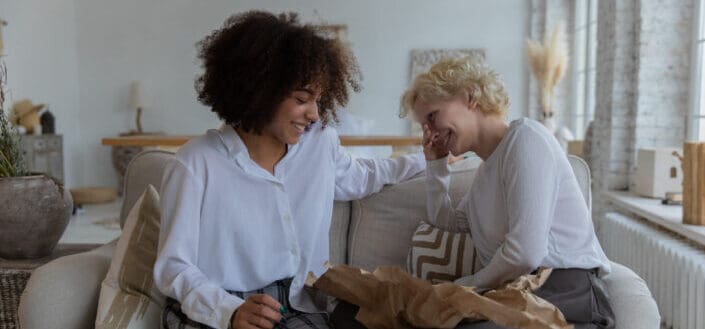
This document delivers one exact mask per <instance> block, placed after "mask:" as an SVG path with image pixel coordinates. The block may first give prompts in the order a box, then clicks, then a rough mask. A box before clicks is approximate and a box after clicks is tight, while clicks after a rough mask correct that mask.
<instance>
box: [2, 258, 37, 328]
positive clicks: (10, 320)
mask: <svg viewBox="0 0 705 329" xmlns="http://www.w3.org/2000/svg"><path fill="white" fill-rule="evenodd" d="M31 274H32V271H31V270H14V269H1V268H0V329H15V328H19V327H20V323H19V319H18V318H17V308H18V307H19V306H20V296H22V291H24V287H25V286H26V285H27V281H29V277H30V275H31Z"/></svg>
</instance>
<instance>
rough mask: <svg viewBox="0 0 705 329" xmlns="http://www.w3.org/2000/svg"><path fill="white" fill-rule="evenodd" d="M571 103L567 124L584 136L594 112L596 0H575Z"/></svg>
mask: <svg viewBox="0 0 705 329" xmlns="http://www.w3.org/2000/svg"><path fill="white" fill-rule="evenodd" d="M573 35H574V38H573V40H574V41H573V43H574V44H573V63H574V65H573V68H574V71H573V78H574V81H573V100H574V102H573V104H572V111H571V118H570V119H571V121H570V125H571V127H572V130H573V132H574V133H575V137H576V138H577V139H583V138H584V137H585V129H586V128H587V125H588V124H589V123H590V121H591V120H592V118H593V116H594V114H595V73H596V66H595V57H596V55H597V52H596V49H597V0H586V1H575V24H574V30H573Z"/></svg>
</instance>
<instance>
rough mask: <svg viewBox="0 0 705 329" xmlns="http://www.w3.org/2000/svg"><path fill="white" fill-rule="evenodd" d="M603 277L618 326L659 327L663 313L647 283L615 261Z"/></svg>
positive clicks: (627, 327)
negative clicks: (660, 312)
mask: <svg viewBox="0 0 705 329" xmlns="http://www.w3.org/2000/svg"><path fill="white" fill-rule="evenodd" d="M611 265H612V272H611V273H610V274H608V275H605V276H604V277H603V280H604V281H605V283H606V284H607V290H608V291H609V294H610V305H611V306H612V311H614V316H615V322H616V324H617V326H616V328H617V329H632V328H633V329H659V328H660V327H661V315H660V314H659V311H658V306H657V305H656V301H655V300H654V298H653V297H652V295H651V291H650V290H649V287H648V286H647V285H646V282H644V280H643V279H642V278H641V277H639V276H638V275H637V274H636V273H634V271H632V270H630V269H629V268H627V267H625V266H624V265H621V264H618V263H615V262H612V264H611Z"/></svg>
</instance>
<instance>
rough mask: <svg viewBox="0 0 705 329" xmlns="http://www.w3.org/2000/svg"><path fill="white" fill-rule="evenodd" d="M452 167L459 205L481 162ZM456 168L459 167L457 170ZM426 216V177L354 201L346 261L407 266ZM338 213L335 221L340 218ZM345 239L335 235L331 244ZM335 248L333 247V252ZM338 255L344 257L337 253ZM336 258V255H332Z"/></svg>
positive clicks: (583, 177) (582, 177)
mask: <svg viewBox="0 0 705 329" xmlns="http://www.w3.org/2000/svg"><path fill="white" fill-rule="evenodd" d="M467 161H469V160H466V161H463V162H466V163H461V164H459V165H453V166H451V184H450V191H449V194H450V197H451V201H452V203H453V205H454V206H455V205H457V204H458V202H459V201H460V199H461V198H462V197H463V196H464V195H465V193H466V192H467V189H468V188H469V187H470V186H471V185H472V181H473V179H474V176H475V171H476V169H477V166H478V165H479V161H476V162H467ZM568 161H569V163H570V164H571V167H572V168H573V171H574V173H575V176H576V178H577V180H578V184H579V185H580V190H581V192H582V193H583V197H585V202H586V203H587V205H588V207H590V203H591V193H590V170H589V168H588V166H587V164H586V163H585V162H584V161H583V160H582V159H580V158H578V157H576V156H572V155H569V156H568ZM454 167H455V169H453V168H454ZM425 218H426V190H425V177H417V178H415V179H412V180H410V181H407V182H404V183H401V184H397V185H393V186H387V187H385V188H384V189H382V191H380V192H379V193H377V194H374V195H371V196H369V197H367V198H364V199H361V200H355V201H352V203H351V209H350V220H349V221H350V224H349V225H350V226H349V228H348V240H347V242H346V244H347V254H346V255H345V256H344V257H345V259H346V263H347V264H349V265H351V266H355V267H360V268H362V269H365V270H368V271H372V270H374V269H375V268H377V267H378V266H380V265H398V266H401V267H405V265H406V257H407V254H408V252H409V248H410V244H411V236H412V235H413V233H414V231H415V230H416V228H417V226H418V224H419V222H420V221H422V220H425ZM338 219H339V218H338V216H336V215H335V214H334V216H333V220H334V221H335V220H338ZM331 236H332V235H331ZM336 243H338V244H340V243H342V242H341V241H334V240H333V239H332V238H331V246H333V245H335V244H336ZM332 250H333V248H331V251H332ZM336 257H341V256H340V255H336ZM332 258H333V257H332Z"/></svg>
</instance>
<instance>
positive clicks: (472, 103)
mask: <svg viewBox="0 0 705 329" xmlns="http://www.w3.org/2000/svg"><path fill="white" fill-rule="evenodd" d="M465 102H466V103H465V105H466V106H467V108H468V110H471V111H474V110H477V104H478V103H477V100H475V99H473V98H472V96H471V95H470V90H467V91H465Z"/></svg>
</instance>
